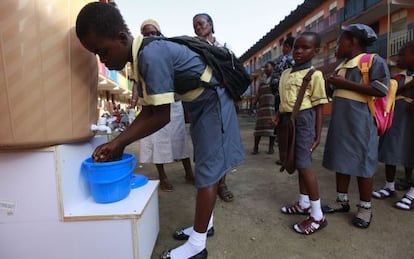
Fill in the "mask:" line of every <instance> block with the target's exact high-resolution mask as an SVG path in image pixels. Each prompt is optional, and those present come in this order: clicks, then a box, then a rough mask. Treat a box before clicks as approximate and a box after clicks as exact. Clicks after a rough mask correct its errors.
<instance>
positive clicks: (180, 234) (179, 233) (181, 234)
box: [173, 227, 214, 240]
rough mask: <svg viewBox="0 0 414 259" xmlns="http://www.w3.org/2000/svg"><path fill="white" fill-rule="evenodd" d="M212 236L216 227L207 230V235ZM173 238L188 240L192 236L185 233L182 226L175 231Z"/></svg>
mask: <svg viewBox="0 0 414 259" xmlns="http://www.w3.org/2000/svg"><path fill="white" fill-rule="evenodd" d="M211 236H214V227H211V228H210V229H209V230H207V237H211ZM173 238H174V239H175V240H188V238H190V236H189V235H187V234H184V228H182V229H179V230H176V231H175V232H174V234H173Z"/></svg>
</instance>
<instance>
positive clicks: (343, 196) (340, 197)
mask: <svg viewBox="0 0 414 259" xmlns="http://www.w3.org/2000/svg"><path fill="white" fill-rule="evenodd" d="M337 198H338V200H340V201H349V199H348V193H342V192H338V194H337Z"/></svg>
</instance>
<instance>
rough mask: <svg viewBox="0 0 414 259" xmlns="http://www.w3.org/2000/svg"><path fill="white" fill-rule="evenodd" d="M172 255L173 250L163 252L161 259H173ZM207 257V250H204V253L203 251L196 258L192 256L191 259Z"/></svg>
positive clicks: (204, 258)
mask: <svg viewBox="0 0 414 259" xmlns="http://www.w3.org/2000/svg"><path fill="white" fill-rule="evenodd" d="M170 253H171V250H168V251H164V252H162V254H161V256H160V259H171V255H170ZM207 255H208V253H207V249H205V248H204V249H203V251H201V252H200V253H198V254H196V255H194V256H191V257H190V258H189V259H206V258H207Z"/></svg>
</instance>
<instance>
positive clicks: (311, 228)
mask: <svg viewBox="0 0 414 259" xmlns="http://www.w3.org/2000/svg"><path fill="white" fill-rule="evenodd" d="M326 225H327V222H326V219H325V218H322V219H321V220H315V219H314V218H313V217H312V216H310V217H308V218H307V219H305V220H303V221H302V222H300V223H299V224H295V225H293V227H294V229H295V231H296V232H298V233H301V234H305V235H310V234H313V233H315V232H316V231H318V230H319V229H321V228H323V227H325V226H326Z"/></svg>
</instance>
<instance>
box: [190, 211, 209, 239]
mask: <svg viewBox="0 0 414 259" xmlns="http://www.w3.org/2000/svg"><path fill="white" fill-rule="evenodd" d="M213 215H214V213H211V216H210V220H209V221H208V226H207V231H208V230H209V229H210V228H212V227H213V218H214V216H213ZM193 230H194V228H193V227H192V226H191V227H188V228H186V229H184V230H183V232H184V234H186V235H187V236H190V235H191V233H192V232H193Z"/></svg>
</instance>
